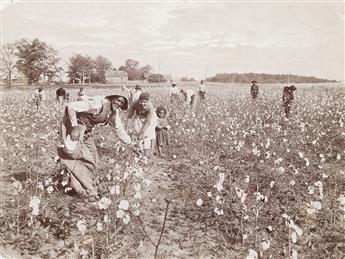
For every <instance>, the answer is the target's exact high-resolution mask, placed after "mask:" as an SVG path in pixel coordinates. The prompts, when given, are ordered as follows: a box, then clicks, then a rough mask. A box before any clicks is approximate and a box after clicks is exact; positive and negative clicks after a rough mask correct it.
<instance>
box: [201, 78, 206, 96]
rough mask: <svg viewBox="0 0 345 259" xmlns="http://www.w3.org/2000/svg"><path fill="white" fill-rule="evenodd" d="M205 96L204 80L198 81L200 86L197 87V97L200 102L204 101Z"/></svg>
mask: <svg viewBox="0 0 345 259" xmlns="http://www.w3.org/2000/svg"><path fill="white" fill-rule="evenodd" d="M205 96H206V86H205V84H204V80H201V81H200V85H199V97H200V100H205Z"/></svg>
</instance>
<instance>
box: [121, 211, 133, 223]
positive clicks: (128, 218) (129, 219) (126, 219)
mask: <svg viewBox="0 0 345 259" xmlns="http://www.w3.org/2000/svg"><path fill="white" fill-rule="evenodd" d="M122 221H123V223H124V224H128V223H129V222H130V221H131V217H130V216H129V215H128V214H127V213H126V214H125V215H124V216H123V218H122Z"/></svg>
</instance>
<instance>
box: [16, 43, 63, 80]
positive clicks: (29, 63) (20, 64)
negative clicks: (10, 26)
mask: <svg viewBox="0 0 345 259" xmlns="http://www.w3.org/2000/svg"><path fill="white" fill-rule="evenodd" d="M16 47H17V52H16V55H17V58H18V59H17V61H16V67H17V68H18V70H19V72H21V73H22V74H23V75H25V76H26V78H27V79H28V83H29V84H32V83H38V82H39V81H40V80H42V79H43V81H45V80H46V79H47V80H48V81H51V80H53V79H54V78H55V77H59V73H60V72H61V71H62V68H61V67H60V66H59V65H58V62H59V58H58V56H57V51H56V50H55V49H53V48H52V47H51V46H48V45H47V43H45V42H42V41H39V40H38V39H34V40H32V41H29V40H27V39H21V40H19V41H17V42H16Z"/></svg>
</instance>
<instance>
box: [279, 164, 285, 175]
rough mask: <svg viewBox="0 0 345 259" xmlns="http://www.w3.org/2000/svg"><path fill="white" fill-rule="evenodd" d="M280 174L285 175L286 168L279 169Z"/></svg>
mask: <svg viewBox="0 0 345 259" xmlns="http://www.w3.org/2000/svg"><path fill="white" fill-rule="evenodd" d="M278 172H279V173H280V174H283V173H284V172H285V169H284V167H282V166H281V167H279V168H278Z"/></svg>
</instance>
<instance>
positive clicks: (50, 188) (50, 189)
mask: <svg viewBox="0 0 345 259" xmlns="http://www.w3.org/2000/svg"><path fill="white" fill-rule="evenodd" d="M53 191H54V188H53V186H49V187H48V188H47V192H48V193H49V194H51V193H52V192H53Z"/></svg>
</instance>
